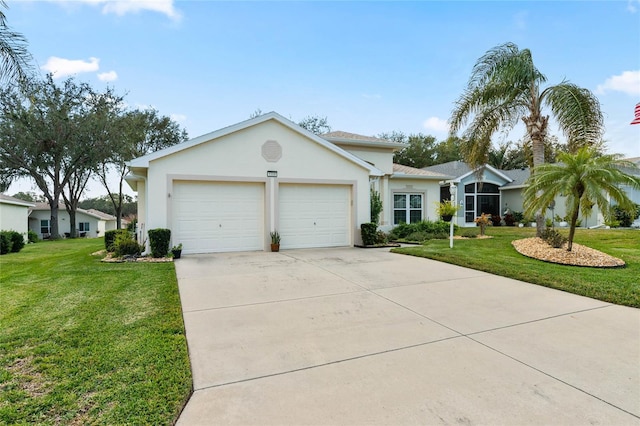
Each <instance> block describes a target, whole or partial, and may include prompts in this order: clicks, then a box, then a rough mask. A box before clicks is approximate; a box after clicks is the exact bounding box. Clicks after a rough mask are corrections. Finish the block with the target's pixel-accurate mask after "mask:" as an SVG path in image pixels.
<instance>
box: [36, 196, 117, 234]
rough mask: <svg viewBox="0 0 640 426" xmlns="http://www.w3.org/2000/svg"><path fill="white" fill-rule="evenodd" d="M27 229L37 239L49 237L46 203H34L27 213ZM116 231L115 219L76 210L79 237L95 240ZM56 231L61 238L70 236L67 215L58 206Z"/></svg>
mask: <svg viewBox="0 0 640 426" xmlns="http://www.w3.org/2000/svg"><path fill="white" fill-rule="evenodd" d="M29 229H30V230H32V231H33V232H35V233H36V234H38V238H40V239H46V238H50V237H51V208H50V207H49V204H48V203H35V205H34V206H33V207H32V208H31V209H30V212H29ZM112 229H116V217H115V216H112V215H109V214H106V213H104V212H101V211H98V210H94V209H89V210H84V209H77V211H76V230H77V231H78V235H79V236H80V237H86V238H97V237H102V236H104V233H105V232H106V231H110V230H112ZM58 231H59V232H60V235H62V236H69V235H70V234H71V224H70V222H69V213H68V212H67V210H66V209H65V208H64V205H63V204H60V208H59V209H58Z"/></svg>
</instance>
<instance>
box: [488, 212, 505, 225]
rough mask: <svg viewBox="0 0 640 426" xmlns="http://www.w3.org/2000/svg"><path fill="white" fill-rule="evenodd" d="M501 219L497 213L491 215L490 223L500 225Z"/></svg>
mask: <svg viewBox="0 0 640 426" xmlns="http://www.w3.org/2000/svg"><path fill="white" fill-rule="evenodd" d="M501 221H502V218H501V217H500V215H499V214H492V215H491V223H492V224H493V226H500V223H501Z"/></svg>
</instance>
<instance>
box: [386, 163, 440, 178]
mask: <svg viewBox="0 0 640 426" xmlns="http://www.w3.org/2000/svg"><path fill="white" fill-rule="evenodd" d="M398 175H407V176H417V177H429V178H434V179H447V178H450V177H451V176H448V175H443V174H442V173H436V172H432V171H428V170H422V169H416V168H415V167H409V166H403V165H402V164H396V163H393V176H396V177H397V176H398Z"/></svg>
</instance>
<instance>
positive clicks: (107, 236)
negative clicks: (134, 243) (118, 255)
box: [104, 229, 129, 251]
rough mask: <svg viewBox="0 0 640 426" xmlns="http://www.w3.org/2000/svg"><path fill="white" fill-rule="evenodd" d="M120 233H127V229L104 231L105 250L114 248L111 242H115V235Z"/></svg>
mask: <svg viewBox="0 0 640 426" xmlns="http://www.w3.org/2000/svg"><path fill="white" fill-rule="evenodd" d="M120 234H126V235H129V231H127V230H126V229H112V230H111V231H107V232H105V233H104V248H106V249H107V251H114V250H115V248H114V246H113V243H114V242H115V240H116V237H117V236H118V235H120Z"/></svg>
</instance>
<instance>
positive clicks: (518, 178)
mask: <svg viewBox="0 0 640 426" xmlns="http://www.w3.org/2000/svg"><path fill="white" fill-rule="evenodd" d="M502 173H504V174H505V175H507V176H509V177H510V178H511V179H513V181H511V182H509V183H507V184H506V185H504V186H503V187H502V188H505V189H510V188H522V187H523V186H525V185H524V183H525V181H526V180H527V179H529V176H530V175H531V170H529V168H528V167H527V168H526V169H513V170H502Z"/></svg>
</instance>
